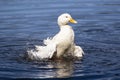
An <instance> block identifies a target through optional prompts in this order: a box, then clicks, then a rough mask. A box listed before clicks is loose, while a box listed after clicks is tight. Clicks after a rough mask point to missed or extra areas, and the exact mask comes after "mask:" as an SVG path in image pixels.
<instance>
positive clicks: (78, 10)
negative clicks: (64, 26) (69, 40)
mask: <svg viewBox="0 0 120 80" xmlns="http://www.w3.org/2000/svg"><path fill="white" fill-rule="evenodd" d="M65 12H67V13H70V14H71V15H72V17H73V18H74V19H76V20H77V21H78V24H70V25H71V26H73V29H74V31H75V43H76V44H77V45H80V46H81V47H82V48H83V49H84V51H85V55H84V57H83V58H82V59H81V60H66V61H65V60H64V61H39V62H37V61H28V60H26V58H25V57H24V55H25V54H26V52H27V49H28V47H32V46H34V45H36V44H37V45H42V44H43V43H42V40H43V39H45V38H47V37H52V36H54V35H55V34H56V33H57V32H58V31H59V27H58V25H57V17H58V16H59V15H60V14H62V13H65ZM48 78H49V79H51V80H55V79H58V78H59V79H68V80H78V79H79V80H120V0H0V79H32V80H33V79H48Z"/></svg>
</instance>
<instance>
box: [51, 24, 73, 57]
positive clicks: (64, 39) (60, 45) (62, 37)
mask: <svg viewBox="0 0 120 80" xmlns="http://www.w3.org/2000/svg"><path fill="white" fill-rule="evenodd" d="M53 42H55V43H56V47H57V54H56V57H61V56H62V55H63V54H64V53H65V52H66V51H67V50H68V49H69V48H70V46H71V45H73V44H74V43H73V42H74V31H73V29H72V27H71V26H69V25H64V26H61V28H60V32H59V33H58V34H57V35H56V36H54V37H53Z"/></svg>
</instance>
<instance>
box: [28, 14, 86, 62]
mask: <svg viewBox="0 0 120 80" xmlns="http://www.w3.org/2000/svg"><path fill="white" fill-rule="evenodd" d="M69 22H71V23H77V21H75V20H74V19H73V18H72V17H71V16H70V14H68V13H64V14H62V15H60V16H59V17H58V25H59V27H60V31H59V33H58V34H56V35H55V36H54V37H53V38H51V39H50V38H47V39H46V40H44V44H45V46H36V49H35V50H29V51H28V57H29V58H30V59H32V60H41V59H45V58H48V59H51V58H53V57H55V58H61V57H63V56H64V55H71V56H73V57H82V56H83V54H84V52H83V50H82V48H81V47H80V46H76V45H75V43H74V31H73V29H72V27H71V26H69V25H68V23H69Z"/></svg>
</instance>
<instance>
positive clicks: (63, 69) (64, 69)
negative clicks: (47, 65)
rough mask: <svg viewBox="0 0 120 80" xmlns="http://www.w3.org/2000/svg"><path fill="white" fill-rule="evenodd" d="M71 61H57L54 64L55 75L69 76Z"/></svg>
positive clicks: (71, 68) (71, 67) (70, 73)
mask: <svg viewBox="0 0 120 80" xmlns="http://www.w3.org/2000/svg"><path fill="white" fill-rule="evenodd" d="M73 66H74V64H73V61H65V60H64V61H57V62H56V64H55V68H58V69H57V70H56V72H55V73H56V77H60V78H63V77H70V76H71V75H72V73H73Z"/></svg>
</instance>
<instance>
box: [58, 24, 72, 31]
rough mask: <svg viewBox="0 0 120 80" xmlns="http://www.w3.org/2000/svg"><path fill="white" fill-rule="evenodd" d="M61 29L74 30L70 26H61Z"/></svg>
mask: <svg viewBox="0 0 120 80" xmlns="http://www.w3.org/2000/svg"><path fill="white" fill-rule="evenodd" d="M59 27H60V30H62V29H66V28H67V29H72V27H71V26H69V25H62V26H59Z"/></svg>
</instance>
